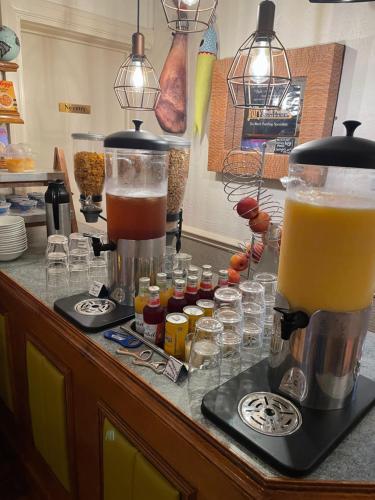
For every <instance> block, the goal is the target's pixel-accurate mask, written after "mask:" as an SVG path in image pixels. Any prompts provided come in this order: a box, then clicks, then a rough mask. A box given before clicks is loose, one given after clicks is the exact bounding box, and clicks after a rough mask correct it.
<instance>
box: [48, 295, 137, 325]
mask: <svg viewBox="0 0 375 500" xmlns="http://www.w3.org/2000/svg"><path fill="white" fill-rule="evenodd" d="M54 309H55V311H57V312H58V313H60V314H62V315H63V316H64V317H65V318H67V319H68V320H69V321H71V322H72V323H73V324H74V325H76V326H78V328H80V329H81V330H83V331H84V332H88V333H95V332H99V331H100V330H106V329H107V328H110V327H111V326H116V325H119V324H121V323H126V321H129V320H130V319H132V318H133V317H134V308H133V307H129V306H122V305H120V304H116V302H114V301H113V300H109V299H108V298H101V299H99V298H95V297H92V296H91V295H89V294H88V293H79V294H78V295H72V296H70V297H65V298H63V299H58V300H56V302H55V303H54Z"/></svg>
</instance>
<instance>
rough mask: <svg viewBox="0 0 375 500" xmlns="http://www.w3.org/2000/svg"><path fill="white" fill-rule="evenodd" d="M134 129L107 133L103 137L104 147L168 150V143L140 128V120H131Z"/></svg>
mask: <svg viewBox="0 0 375 500" xmlns="http://www.w3.org/2000/svg"><path fill="white" fill-rule="evenodd" d="M133 123H134V127H135V130H123V131H121V132H116V133H114V134H111V135H108V136H107V137H106V138H105V139H104V147H105V148H119V149H145V150H148V151H168V150H169V145H168V143H167V142H166V141H165V140H164V139H162V138H161V137H159V136H158V135H154V134H152V133H151V132H147V131H146V130H141V125H142V123H143V122H142V121H141V120H133Z"/></svg>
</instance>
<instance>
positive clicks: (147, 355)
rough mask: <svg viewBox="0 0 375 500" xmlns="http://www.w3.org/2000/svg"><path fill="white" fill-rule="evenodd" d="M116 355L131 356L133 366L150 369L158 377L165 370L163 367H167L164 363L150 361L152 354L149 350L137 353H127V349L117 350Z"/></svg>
mask: <svg viewBox="0 0 375 500" xmlns="http://www.w3.org/2000/svg"><path fill="white" fill-rule="evenodd" d="M116 354H121V355H124V356H131V357H132V358H134V360H133V364H134V365H138V366H145V367H146V368H151V370H153V371H154V372H155V373H157V374H158V375H160V374H162V373H163V372H164V370H165V367H166V366H167V363H166V362H165V361H151V358H152V354H153V353H152V351H151V350H150V349H145V350H143V351H141V352H139V353H138V352H133V351H129V349H117V351H116Z"/></svg>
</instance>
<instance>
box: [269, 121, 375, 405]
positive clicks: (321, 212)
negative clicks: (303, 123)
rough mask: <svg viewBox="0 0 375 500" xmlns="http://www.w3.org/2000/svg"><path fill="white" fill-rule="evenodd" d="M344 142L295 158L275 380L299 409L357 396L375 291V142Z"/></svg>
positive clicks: (320, 145)
mask: <svg viewBox="0 0 375 500" xmlns="http://www.w3.org/2000/svg"><path fill="white" fill-rule="evenodd" d="M358 125H359V123H358V122H345V126H346V127H347V137H331V138H327V139H322V140H318V141H313V142H311V143H307V144H303V145H301V146H298V147H297V148H295V149H294V151H293V152H292V154H291V156H290V168H289V177H288V178H287V179H285V184H286V187H287V199H286V204H285V214H284V225H283V232H282V244H281V252H280V264H279V274H278V294H277V299H276V310H277V311H278V312H277V314H276V316H275V331H274V335H273V338H272V341H271V354H270V358H269V363H270V369H269V379H270V384H271V387H272V388H273V390H275V391H277V392H281V393H283V394H286V395H288V396H289V397H291V398H292V399H295V400H296V401H297V402H298V403H300V404H301V406H306V407H309V408H314V409H326V410H329V409H338V408H342V407H343V406H344V405H345V404H347V403H348V402H350V400H351V399H352V398H353V397H355V386H356V379H357V375H358V372H359V363H360V359H361V354H362V347H363V342H364V339H365V336H366V333H367V326H368V317H369V311H370V307H371V304H372V300H373V294H374V290H375V191H374V190H375V143H374V142H372V141H369V140H366V139H359V138H354V137H353V133H354V130H355V128H356V127H357V126H358Z"/></svg>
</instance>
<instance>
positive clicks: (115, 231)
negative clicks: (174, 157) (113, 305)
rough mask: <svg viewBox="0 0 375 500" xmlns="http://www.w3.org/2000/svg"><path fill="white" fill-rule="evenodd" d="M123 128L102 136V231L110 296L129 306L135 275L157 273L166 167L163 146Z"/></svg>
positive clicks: (160, 263)
mask: <svg viewBox="0 0 375 500" xmlns="http://www.w3.org/2000/svg"><path fill="white" fill-rule="evenodd" d="M133 123H134V125H135V130H126V131H123V132H117V133H114V134H111V135H109V136H107V137H106V138H105V139H104V153H105V167H106V180H105V191H106V203H107V229H108V238H109V240H110V242H111V243H110V245H105V246H104V248H103V246H100V245H98V244H94V252H96V253H100V251H102V250H112V251H111V252H110V259H109V261H110V267H109V274H110V295H111V297H112V298H113V299H114V300H116V301H117V302H118V303H120V304H127V305H133V304H134V297H135V295H136V294H137V289H136V288H137V286H138V282H139V278H140V277H142V276H150V277H151V282H155V279H153V277H154V278H155V277H156V274H157V273H158V272H160V271H162V268H163V264H164V256H165V243H166V242H165V233H166V210H167V179H168V172H167V165H168V150H169V146H168V143H167V142H166V141H164V140H163V139H162V138H160V137H158V136H156V135H153V134H151V133H150V132H146V131H143V130H141V129H140V128H141V124H142V122H141V121H139V120H134V121H133Z"/></svg>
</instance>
